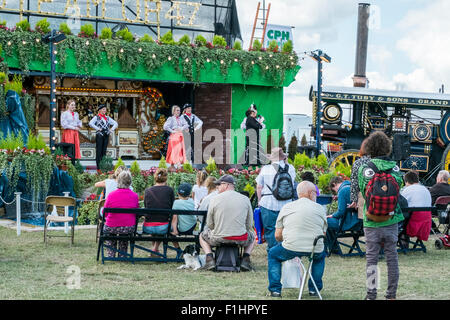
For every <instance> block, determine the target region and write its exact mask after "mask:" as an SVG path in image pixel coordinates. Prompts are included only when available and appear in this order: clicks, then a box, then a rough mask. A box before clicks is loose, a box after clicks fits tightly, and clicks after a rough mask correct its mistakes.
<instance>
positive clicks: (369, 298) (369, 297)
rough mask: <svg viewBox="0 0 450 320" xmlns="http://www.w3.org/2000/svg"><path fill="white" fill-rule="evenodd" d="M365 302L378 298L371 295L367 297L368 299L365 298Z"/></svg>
mask: <svg viewBox="0 0 450 320" xmlns="http://www.w3.org/2000/svg"><path fill="white" fill-rule="evenodd" d="M364 300H377V298H376V297H371V296H369V295H366V297H365V298H364Z"/></svg>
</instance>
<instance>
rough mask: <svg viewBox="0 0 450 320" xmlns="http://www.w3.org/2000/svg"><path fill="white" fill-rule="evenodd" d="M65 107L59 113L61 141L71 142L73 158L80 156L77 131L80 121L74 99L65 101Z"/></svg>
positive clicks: (79, 127) (80, 124)
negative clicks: (73, 148)
mask: <svg viewBox="0 0 450 320" xmlns="http://www.w3.org/2000/svg"><path fill="white" fill-rule="evenodd" d="M66 107H67V109H66V111H64V112H63V113H62V114H61V127H62V128H63V129H64V132H63V135H62V142H64V143H72V144H74V145H75V159H80V158H81V152H80V138H79V135H78V131H79V130H80V129H81V126H82V123H81V120H80V117H79V115H78V112H75V107H76V105H75V100H72V99H70V100H69V101H67V105H66Z"/></svg>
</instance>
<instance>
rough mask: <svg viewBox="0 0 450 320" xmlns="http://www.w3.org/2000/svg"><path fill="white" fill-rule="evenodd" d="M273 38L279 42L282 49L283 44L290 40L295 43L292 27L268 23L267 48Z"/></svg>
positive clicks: (265, 39) (265, 36)
mask: <svg viewBox="0 0 450 320" xmlns="http://www.w3.org/2000/svg"><path fill="white" fill-rule="evenodd" d="M273 40H275V41H276V42H277V43H278V48H279V49H280V50H281V48H282V47H283V44H284V43H286V42H287V41H288V40H291V41H292V43H293V42H294V37H293V36H292V27H290V26H280V25H276V24H268V25H267V28H266V34H265V35H264V41H265V45H264V47H265V48H267V47H268V46H269V43H270V42H271V41H273Z"/></svg>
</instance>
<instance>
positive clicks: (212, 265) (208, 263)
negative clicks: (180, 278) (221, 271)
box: [203, 255, 216, 270]
mask: <svg viewBox="0 0 450 320" xmlns="http://www.w3.org/2000/svg"><path fill="white" fill-rule="evenodd" d="M215 267H216V262H215V261H214V258H213V257H212V256H210V255H207V256H206V263H205V265H204V266H203V269H205V270H213V269H214V268H215Z"/></svg>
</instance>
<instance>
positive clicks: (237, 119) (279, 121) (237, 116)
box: [231, 85, 283, 163]
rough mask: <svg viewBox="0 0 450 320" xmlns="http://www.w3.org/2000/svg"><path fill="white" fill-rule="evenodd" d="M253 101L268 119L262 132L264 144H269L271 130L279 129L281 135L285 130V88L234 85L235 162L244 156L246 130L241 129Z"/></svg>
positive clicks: (233, 151)
mask: <svg viewBox="0 0 450 320" xmlns="http://www.w3.org/2000/svg"><path fill="white" fill-rule="evenodd" d="M252 103H255V104H256V107H257V108H258V114H260V115H262V116H263V117H264V118H265V119H266V120H265V122H264V123H265V124H266V129H265V130H262V132H261V133H260V137H261V144H262V145H263V146H266V145H267V138H268V137H269V135H270V133H271V131H270V130H272V129H278V130H279V135H280V136H281V134H282V132H283V88H273V87H261V86H248V85H247V86H243V85H233V88H232V109H231V110H232V111H231V128H232V129H233V130H234V133H235V135H234V137H233V138H232V141H231V148H232V149H231V152H232V155H233V158H232V160H233V161H232V162H233V163H238V161H239V159H241V157H243V153H244V150H245V132H244V131H243V130H241V129H240V125H241V122H242V120H243V119H244V117H245V111H247V109H248V108H249V107H250V105H251V104H252ZM278 140H279V137H278V138H276V137H274V141H275V142H276V143H278Z"/></svg>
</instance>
